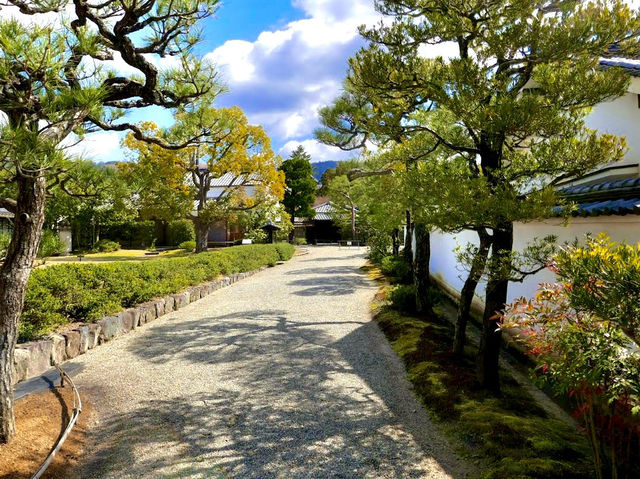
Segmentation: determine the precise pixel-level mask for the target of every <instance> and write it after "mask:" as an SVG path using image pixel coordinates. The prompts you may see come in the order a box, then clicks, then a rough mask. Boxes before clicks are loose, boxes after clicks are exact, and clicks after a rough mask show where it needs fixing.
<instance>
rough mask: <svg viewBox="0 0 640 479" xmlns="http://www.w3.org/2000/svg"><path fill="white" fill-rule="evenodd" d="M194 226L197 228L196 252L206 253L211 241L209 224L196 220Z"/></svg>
mask: <svg viewBox="0 0 640 479" xmlns="http://www.w3.org/2000/svg"><path fill="white" fill-rule="evenodd" d="M193 226H194V227H195V228H194V229H195V230H196V253H204V252H205V251H207V247H208V243H209V225H208V224H206V223H202V222H200V221H195V222H194V225H193Z"/></svg>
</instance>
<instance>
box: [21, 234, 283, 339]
mask: <svg viewBox="0 0 640 479" xmlns="http://www.w3.org/2000/svg"><path fill="white" fill-rule="evenodd" d="M294 251H295V248H294V247H293V246H292V245H290V244H287V243H278V244H275V245H245V246H238V247H232V248H227V249H224V250H220V251H213V252H209V253H202V254H198V255H190V256H186V257H177V258H157V259H152V260H148V261H140V262H132V261H122V262H113V263H105V264H100V263H93V264H91V263H87V264H81V263H75V264H60V265H55V266H50V267H49V268H38V269H36V270H34V271H33V273H32V274H31V278H30V280H29V284H28V286H27V293H26V297H25V307H24V311H23V313H22V318H21V321H20V340H21V341H26V340H31V339H35V338H38V337H41V336H43V335H45V334H46V333H48V332H50V331H52V330H53V329H55V328H56V327H57V326H59V325H62V324H66V323H71V322H91V321H95V320H97V319H99V318H101V317H103V316H105V315H108V314H112V313H115V312H118V311H119V310H120V309H122V308H128V307H131V306H134V305H135V304H138V303H142V302H145V301H148V300H150V299H152V298H155V297H160V296H163V295H167V294H172V293H177V292H179V291H181V290H183V289H185V288H187V287H189V286H192V285H195V284H199V283H203V282H205V281H210V280H213V279H215V278H216V277H218V276H219V275H221V274H232V273H238V272H244V271H251V270H255V269H258V268H260V267H262V266H266V265H269V266H273V265H275V264H276V263H277V262H278V261H284V260H288V259H290V258H291V257H292V256H293V253H294Z"/></svg>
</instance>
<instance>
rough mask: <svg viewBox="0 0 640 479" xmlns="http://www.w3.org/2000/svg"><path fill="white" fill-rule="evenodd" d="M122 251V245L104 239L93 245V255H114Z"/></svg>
mask: <svg viewBox="0 0 640 479" xmlns="http://www.w3.org/2000/svg"><path fill="white" fill-rule="evenodd" d="M119 249H120V243H118V242H116V241H111V240H108V239H102V240H100V241H98V242H97V243H96V244H94V245H93V248H91V251H92V252H93V253H112V252H114V251H118V250H119Z"/></svg>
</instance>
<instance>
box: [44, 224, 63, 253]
mask: <svg viewBox="0 0 640 479" xmlns="http://www.w3.org/2000/svg"><path fill="white" fill-rule="evenodd" d="M62 253H64V243H63V242H62V240H61V239H60V236H58V234H57V233H55V232H53V231H51V230H44V231H43V232H42V239H41V240H40V248H39V249H38V257H39V258H47V257H49V256H58V255H61V254H62Z"/></svg>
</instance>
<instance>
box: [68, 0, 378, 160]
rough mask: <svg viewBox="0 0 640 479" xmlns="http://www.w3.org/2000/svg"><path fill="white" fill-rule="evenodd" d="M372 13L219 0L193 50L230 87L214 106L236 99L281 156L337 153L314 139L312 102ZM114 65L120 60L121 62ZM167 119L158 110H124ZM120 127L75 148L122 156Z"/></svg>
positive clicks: (335, 1) (347, 1)
mask: <svg viewBox="0 0 640 479" xmlns="http://www.w3.org/2000/svg"><path fill="white" fill-rule="evenodd" d="M378 18H379V16H378V14H377V13H376V12H375V10H374V8H373V0H263V1H261V0H224V1H223V3H222V5H221V7H220V9H219V10H218V12H217V13H216V15H215V16H214V17H212V18H209V19H207V20H206V21H204V22H203V23H202V28H203V36H204V39H203V42H202V44H201V45H199V46H198V50H197V53H198V54H199V55H200V56H202V57H205V58H206V59H207V60H209V61H211V62H212V63H214V64H215V65H216V67H217V69H218V70H219V75H220V78H222V80H223V82H224V83H225V84H226V85H227V87H228V88H229V92H228V93H226V94H225V95H222V96H221V97H219V98H218V99H217V101H216V105H217V106H218V107H223V106H232V105H238V106H240V107H241V108H242V109H243V110H244V111H245V113H246V114H247V116H248V118H249V121H250V122H251V123H253V124H258V125H262V126H263V127H264V128H265V129H266V131H267V133H268V134H269V136H270V137H271V140H272V146H273V149H274V150H275V151H276V152H277V153H279V154H280V155H282V156H283V157H286V156H288V154H289V153H290V152H291V151H292V150H293V149H295V148H296V147H297V146H298V145H300V144H302V145H303V146H304V147H305V148H306V149H307V151H308V152H309V153H310V154H311V156H312V160H313V161H323V160H340V159H344V158H347V157H348V156H349V154H346V153H344V152H341V151H339V150H337V149H335V148H330V147H326V146H324V145H320V144H318V143H317V142H316V141H315V139H314V136H313V131H314V129H315V128H317V127H318V126H319V122H318V109H319V108H320V107H322V106H324V105H327V104H329V103H331V101H332V100H333V99H334V98H335V97H336V96H337V95H338V94H339V93H340V89H341V84H342V80H343V79H344V76H345V73H346V69H347V60H348V58H349V57H350V56H351V55H353V54H354V53H355V52H356V51H357V50H358V48H360V46H362V45H363V42H362V39H361V38H360V36H359V35H358V31H357V29H358V26H359V25H361V24H363V23H366V24H372V23H373V22H375V21H377V20H378ZM115 67H116V69H121V68H124V70H126V69H127V66H126V65H125V64H124V63H123V62H122V61H120V63H117V62H116V64H115ZM129 118H130V119H131V120H133V121H143V120H152V121H155V122H157V123H158V124H160V125H161V126H168V125H170V123H171V115H170V113H169V112H167V111H162V109H159V108H155V109H153V108H152V109H145V110H143V111H137V112H135V113H133V114H132V115H130V117H129ZM121 138H122V134H118V133H113V132H102V133H96V134H92V135H88V136H87V138H86V140H85V141H83V142H82V143H81V144H80V145H78V146H77V147H75V148H74V150H75V151H76V152H77V153H80V154H82V155H83V156H86V157H88V158H91V159H94V160H96V161H113V160H122V159H123V154H122V150H121V148H120V146H119V142H120V139H121Z"/></svg>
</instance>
